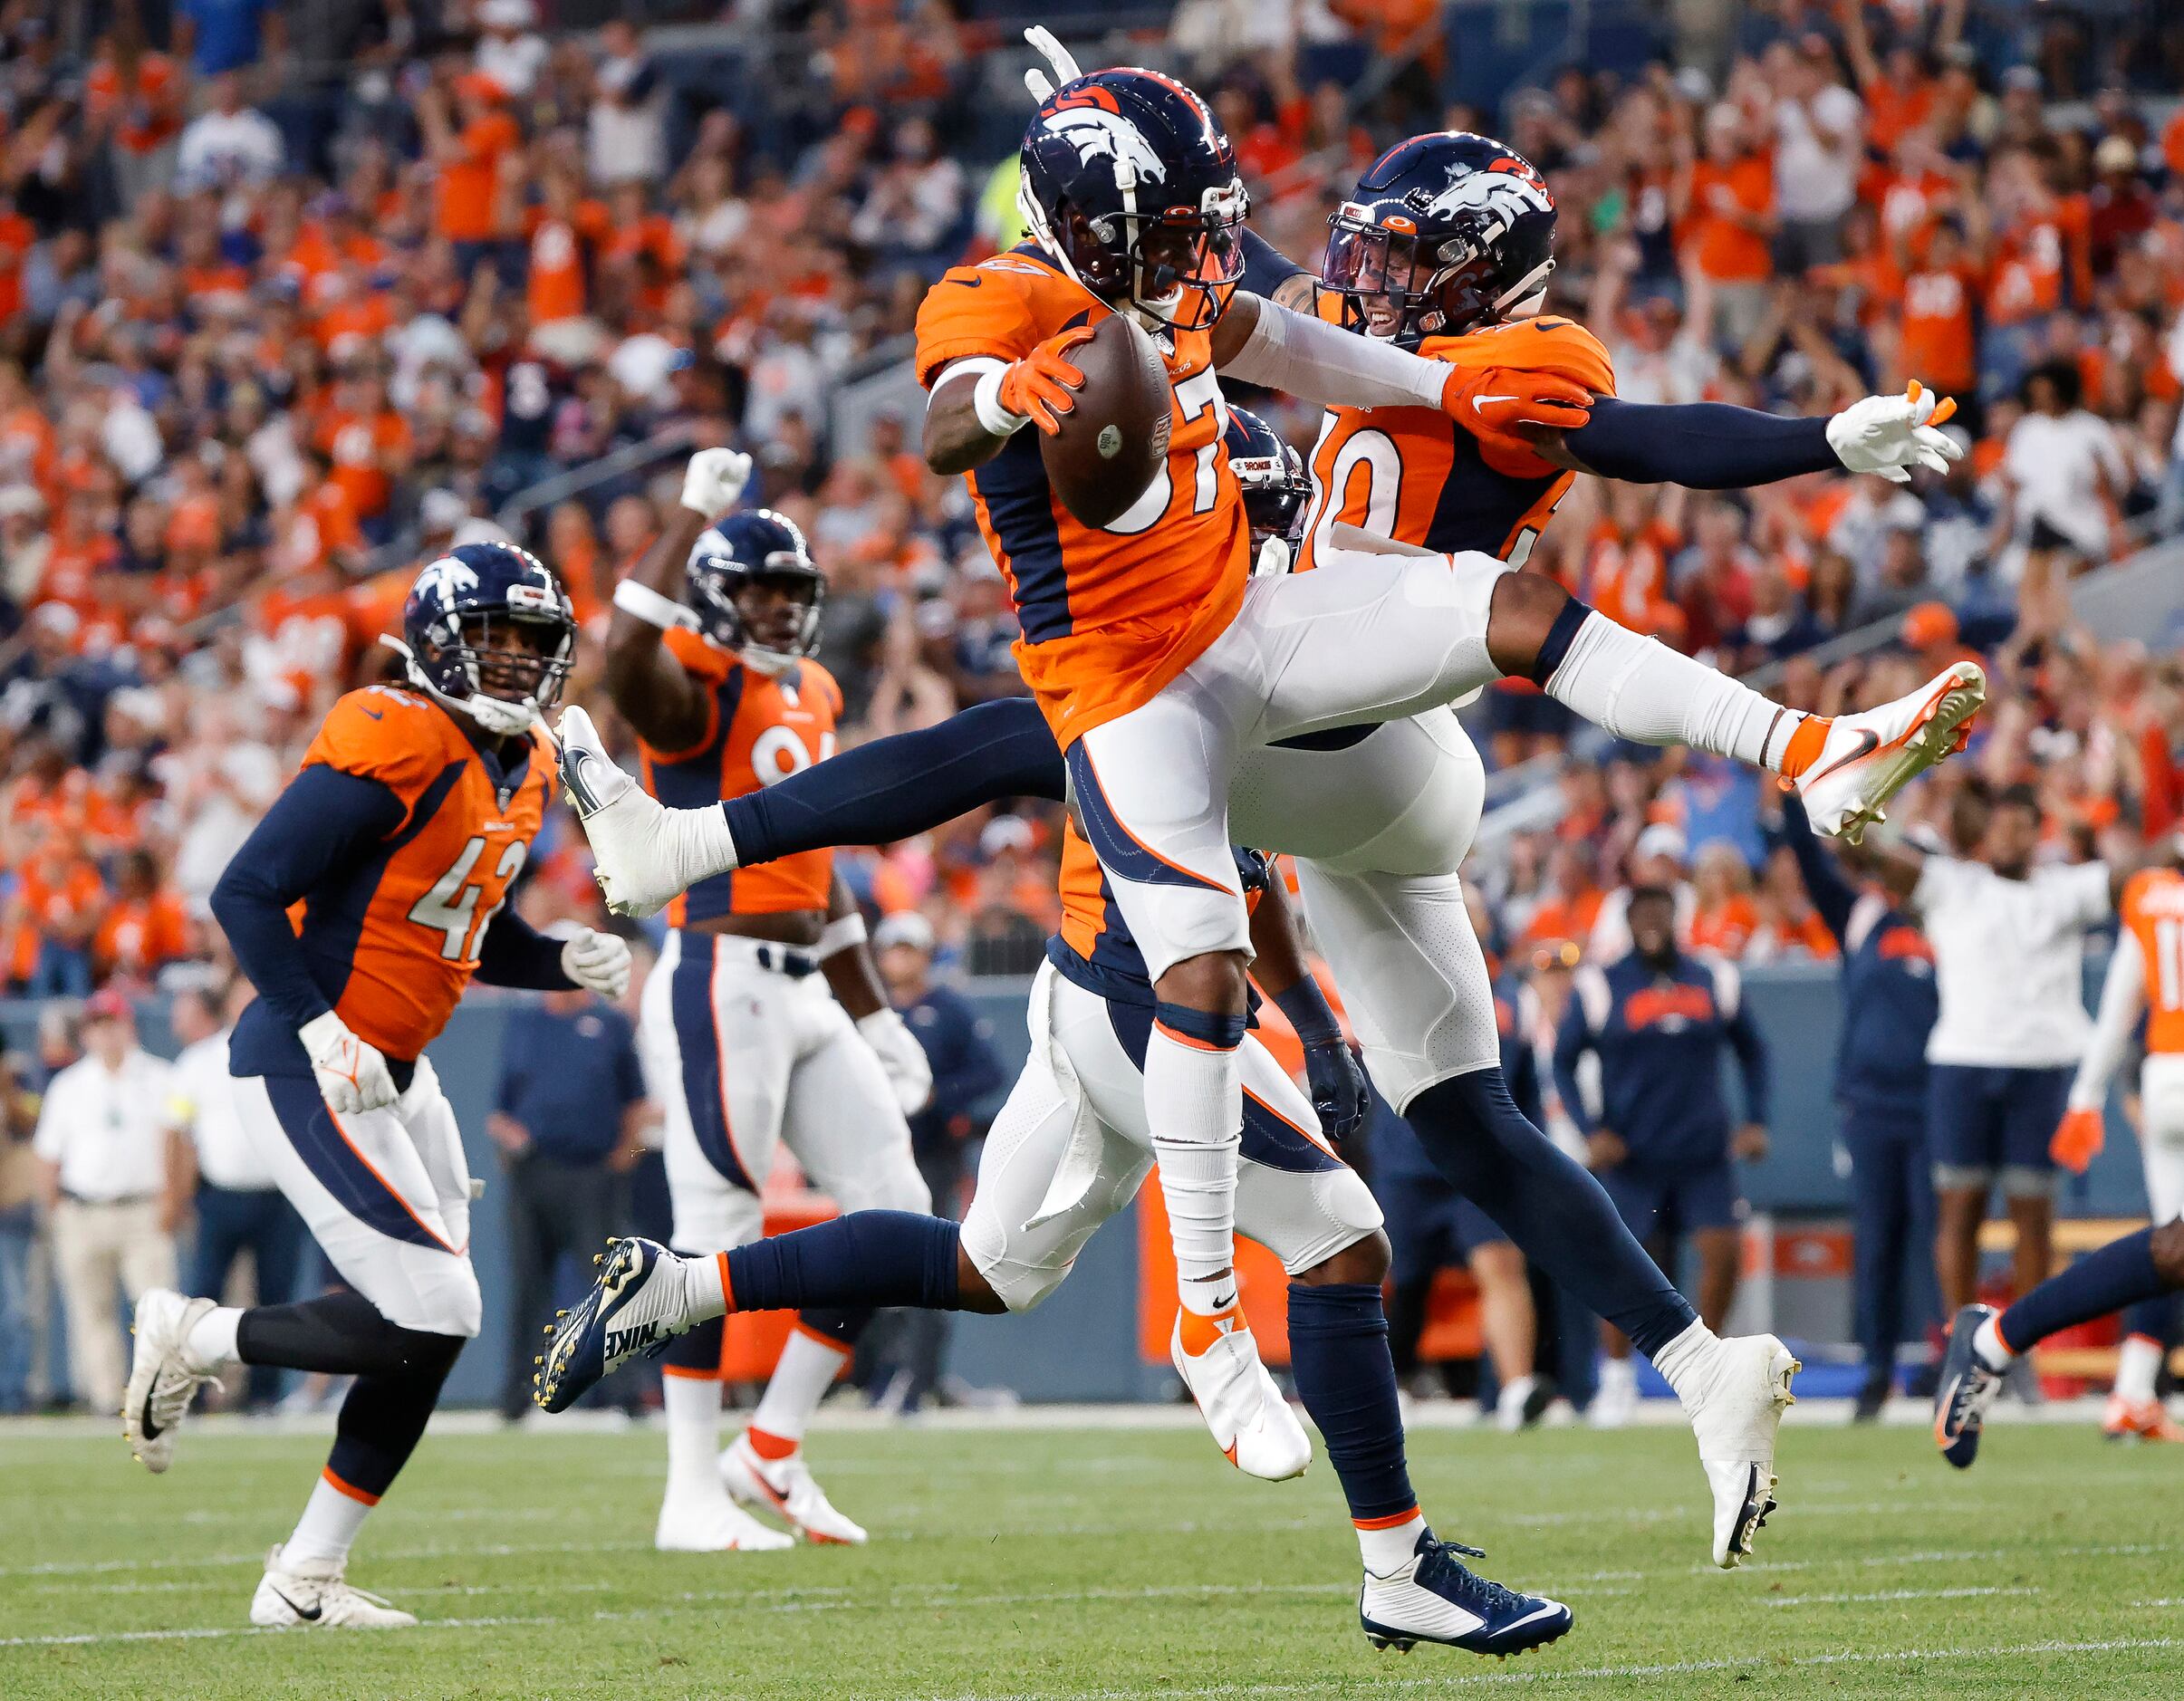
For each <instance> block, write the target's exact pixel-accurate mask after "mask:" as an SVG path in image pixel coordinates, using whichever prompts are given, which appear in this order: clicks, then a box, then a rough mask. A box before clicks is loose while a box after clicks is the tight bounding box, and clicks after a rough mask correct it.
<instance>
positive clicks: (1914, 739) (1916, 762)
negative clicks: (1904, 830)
mask: <svg viewBox="0 0 2184 1701" xmlns="http://www.w3.org/2000/svg"><path fill="white" fill-rule="evenodd" d="M1986 701H1987V675H1986V674H1984V673H1983V672H1981V671H1980V668H1979V664H1978V663H1977V662H1973V661H1958V662H1952V663H1951V664H1950V665H1949V666H1948V667H1947V668H1943V669H1942V670H1941V671H1940V672H1939V674H1936V675H1935V676H1934V678H1931V679H1929V680H1928V681H1927V682H1926V684H1925V685H1923V686H1921V687H1919V689H1918V690H1916V691H1914V692H1912V693H1911V694H1910V696H1909V697H1898V698H1897V699H1896V700H1895V701H1894V702H1893V703H1883V704H1882V705H1881V706H1880V707H1879V708H1874V709H1867V710H1865V711H1864V712H1862V714H1857V715H1839V716H1836V717H1835V718H1834V720H1833V722H1832V723H1830V725H1829V726H1828V731H1827V737H1826V739H1825V740H1824V741H1823V744H1822V745H1821V749H1820V754H1817V755H1816V756H1814V758H1813V762H1812V765H1811V766H1809V767H1808V768H1806V769H1805V771H1804V773H1803V774H1799V775H1797V777H1796V779H1795V781H1794V784H1795V785H1796V787H1797V791H1798V794H1799V795H1800V796H1801V797H1802V798H1803V799H1804V807H1805V813H1806V814H1807V815H1808V816H1809V817H1810V818H1811V820H1812V822H1813V826H1814V829H1815V830H1816V831H1821V832H1824V833H1831V834H1833V835H1835V836H1837V837H1840V838H1842V839H1846V840H1848V841H1850V842H1851V843H1852V844H1856V843H1857V842H1858V841H1860V840H1861V839H1862V838H1863V837H1864V835H1865V830H1866V828H1867V827H1868V826H1870V825H1871V823H1873V822H1877V821H1882V820H1885V819H1886V816H1885V815H1884V814H1883V813H1882V810H1883V808H1884V807H1885V806H1886V804H1887V803H1888V801H1889V800H1890V799H1891V798H1892V797H1894V796H1895V795H1896V793H1898V792H1900V791H1901V790H1902V789H1903V787H1904V786H1905V784H1906V783H1909V782H1910V780H1912V779H1914V778H1916V777H1917V776H1918V775H1919V774H1923V773H1925V772H1926V770H1927V769H1929V768H1930V767H1932V766H1934V765H1935V764H1937V763H1939V761H1941V759H1942V758H1943V757H1945V756H1947V755H1948V754H1951V753H1952V752H1953V751H1957V750H1960V749H1962V748H1963V746H1964V741H1965V738H1966V737H1967V736H1968V728H1969V724H1970V721H1971V719H1972V716H1975V715H1977V713H1978V712H1979V706H1980V705H1981V704H1983V703H1985V702H1986Z"/></svg>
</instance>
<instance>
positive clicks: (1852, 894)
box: [1767, 797, 1858, 951]
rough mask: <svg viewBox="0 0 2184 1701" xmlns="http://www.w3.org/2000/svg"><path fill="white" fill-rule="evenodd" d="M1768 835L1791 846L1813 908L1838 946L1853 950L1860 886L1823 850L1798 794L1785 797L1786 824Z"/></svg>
mask: <svg viewBox="0 0 2184 1701" xmlns="http://www.w3.org/2000/svg"><path fill="white" fill-rule="evenodd" d="M1767 837H1768V839H1769V840H1770V841H1773V842H1774V843H1775V844H1786V845H1787V846H1789V848H1790V854H1791V855H1792V856H1794V857H1795V858H1796V859H1797V872H1798V873H1799V875H1801V876H1802V877H1803V878H1804V889H1805V892H1806V895H1807V896H1809V897H1810V898H1811V899H1812V900H1813V908H1814V909H1816V910H1818V911H1819V912H1820V919H1821V921H1822V922H1823V924H1824V925H1825V926H1826V927H1827V930H1828V931H1829V932H1830V933H1832V934H1833V935H1834V936H1835V944H1836V946H1837V947H1838V948H1840V949H1842V950H1844V951H1848V950H1850V949H1851V948H1852V946H1851V938H1850V927H1851V911H1852V909H1853V908H1856V906H1857V903H1858V889H1857V888H1856V887H1854V886H1852V884H1851V883H1850V881H1849V880H1847V879H1844V878H1843V875H1842V870H1841V869H1839V868H1837V867H1836V866H1835V859H1834V858H1833V857H1832V856H1830V855H1829V854H1828V853H1827V852H1826V851H1825V850H1823V849H1821V845H1820V837H1819V835H1818V834H1817V833H1815V832H1814V831H1813V823H1812V822H1810V821H1808V820H1806V819H1805V813H1804V804H1803V803H1801V802H1798V800H1797V799H1796V798H1795V797H1785V798H1784V799H1783V801H1782V825H1781V826H1780V827H1779V828H1777V829H1775V831H1773V832H1771V833H1769V834H1768V835H1767Z"/></svg>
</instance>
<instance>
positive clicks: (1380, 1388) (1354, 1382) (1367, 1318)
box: [1289, 1282, 1418, 1529]
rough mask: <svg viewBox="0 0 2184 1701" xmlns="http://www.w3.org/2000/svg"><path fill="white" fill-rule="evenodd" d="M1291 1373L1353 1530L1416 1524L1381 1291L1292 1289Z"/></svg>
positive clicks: (1344, 1286)
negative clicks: (1346, 1504)
mask: <svg viewBox="0 0 2184 1701" xmlns="http://www.w3.org/2000/svg"><path fill="white" fill-rule="evenodd" d="M1289 1370H1290V1374H1291V1375H1292V1376H1293V1377H1294V1378H1295V1379H1296V1385H1297V1398H1300V1399H1301V1400H1303V1401H1304V1409H1305V1410H1306V1411H1307V1412H1309V1413H1311V1414H1312V1421H1313V1423H1315V1424H1317V1425H1318V1426H1319V1429H1320V1434H1321V1435H1322V1436H1323V1437H1324V1438H1325V1440H1326V1443H1327V1461H1328V1463H1329V1464H1331V1465H1333V1466H1334V1474H1335V1475H1336V1476H1337V1477H1338V1478H1340V1479H1341V1481H1342V1496H1343V1498H1344V1499H1346V1500H1347V1501H1349V1503H1350V1516H1351V1520H1352V1522H1353V1523H1356V1524H1357V1525H1358V1526H1359V1528H1361V1529H1371V1528H1387V1527H1389V1526H1390V1525H1400V1524H1402V1523H1408V1522H1409V1520H1410V1519H1411V1518H1414V1517H1416V1516H1417V1515H1418V1496H1417V1495H1416V1494H1413V1493H1412V1492H1411V1489H1410V1472H1409V1467H1408V1466H1407V1465H1406V1464H1405V1463H1404V1459H1403V1417H1402V1413H1401V1411H1400V1409H1399V1408H1398V1407H1397V1405H1396V1398H1395V1365H1394V1362H1393V1361H1392V1360H1390V1358H1389V1356H1388V1319H1387V1316H1386V1315H1385V1313H1383V1312H1382V1311H1381V1291H1380V1289H1379V1288H1377V1287H1374V1286H1371V1285H1370V1284H1368V1283H1362V1282H1339V1283H1330V1284H1329V1285H1327V1286H1325V1287H1306V1286H1305V1285H1304V1283H1295V1282H1293V1283H1290V1286H1289Z"/></svg>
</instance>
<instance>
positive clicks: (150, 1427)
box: [121, 1288, 213, 1475]
mask: <svg viewBox="0 0 2184 1701" xmlns="http://www.w3.org/2000/svg"><path fill="white" fill-rule="evenodd" d="M212 1309H213V1302H211V1301H210V1300H203V1299H197V1300H193V1299H188V1298H186V1297H185V1296H183V1295H182V1294H179V1293H174V1292H172V1291H171V1290H169V1289H167V1288H152V1289H150V1290H149V1291H148V1292H147V1293H145V1294H144V1296H143V1297H142V1298H141V1299H140V1300H138V1302H137V1311H136V1320H135V1323H134V1326H133V1328H132V1331H131V1332H132V1333H133V1334H134V1335H135V1336H136V1340H135V1342H134V1343H133V1353H132V1356H131V1358H130V1368H129V1388H128V1391H127V1392H126V1393H124V1394H123V1395H122V1397H121V1433H122V1435H123V1436H124V1437H127V1439H128V1441H129V1450H130V1453H131V1454H132V1455H134V1456H135V1457H136V1459H137V1462H138V1463H139V1464H140V1465H141V1466H143V1467H144V1468H145V1469H146V1470H148V1471H150V1472H152V1473H153V1474H154V1475H157V1474H158V1473H159V1472H161V1471H164V1470H165V1469H166V1468H167V1467H168V1466H169V1465H171V1464H173V1463H174V1456H175V1431H176V1430H178V1429H179V1428H180V1427H182V1420H183V1418H185V1417H188V1415H189V1403H190V1401H191V1400H193V1399H195V1398H197V1389H200V1388H202V1387H203V1386H204V1385H205V1384H206V1383H207V1382H209V1381H211V1380H212V1378H211V1377H209V1376H206V1375H204V1374H203V1373H201V1372H200V1371H197V1370H196V1369H192V1368H191V1367H190V1365H189V1363H188V1360H187V1359H186V1358H185V1357H184V1354H183V1344H184V1343H185V1342H186V1341H188V1339H189V1331H190V1330H191V1329H192V1328H193V1327H194V1326H195V1325H196V1323H197V1320H198V1319H199V1318H200V1317H203V1316H204V1315H205V1314H206V1313H207V1312H209V1311H211V1310H212Z"/></svg>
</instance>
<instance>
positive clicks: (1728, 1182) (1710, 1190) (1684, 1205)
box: [1599, 1152, 1745, 1241]
mask: <svg viewBox="0 0 2184 1701" xmlns="http://www.w3.org/2000/svg"><path fill="white" fill-rule="evenodd" d="M1599 1174H1600V1185H1601V1186H1602V1187H1605V1188H1607V1190H1608V1197H1609V1198H1610V1199H1612V1200H1613V1201H1614V1204H1615V1211H1616V1215H1617V1216H1621V1218H1622V1220H1623V1226H1624V1227H1625V1228H1628V1229H1629V1230H1630V1231H1631V1234H1632V1235H1635V1236H1636V1237H1637V1238H1638V1239H1640V1240H1641V1241H1645V1240H1650V1239H1651V1238H1652V1237H1653V1236H1654V1235H1661V1234H1668V1235H1689V1234H1693V1233H1695V1232H1697V1231H1698V1230H1699V1229H1702V1228H1735V1227H1736V1226H1737V1224H1738V1223H1740V1222H1741V1221H1743V1219H1744V1214H1745V1205H1744V1193H1743V1189H1741V1188H1740V1187H1737V1172H1736V1170H1735V1169H1734V1168H1732V1167H1731V1165H1730V1163H1729V1158H1728V1155H1727V1153H1726V1152H1725V1153H1724V1154H1723V1155H1722V1156H1721V1157H1719V1158H1709V1159H1708V1160H1706V1161H1704V1162H1701V1163H1696V1164H1660V1165H1655V1164H1647V1163H1642V1162H1626V1163H1621V1164H1617V1165H1616V1166H1614V1168H1610V1169H1603V1170H1601V1171H1600V1172H1599Z"/></svg>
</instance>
